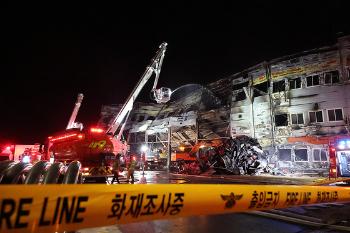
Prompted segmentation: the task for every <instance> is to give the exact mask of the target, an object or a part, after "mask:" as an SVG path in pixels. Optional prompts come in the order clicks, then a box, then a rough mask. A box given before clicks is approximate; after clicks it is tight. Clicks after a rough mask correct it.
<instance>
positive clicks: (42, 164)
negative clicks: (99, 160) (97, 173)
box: [0, 161, 81, 184]
mask: <svg viewBox="0 0 350 233" xmlns="http://www.w3.org/2000/svg"><path fill="white" fill-rule="evenodd" d="M80 168H81V163H80V162H79V161H73V162H71V163H70V164H69V165H68V167H67V168H66V167H65V166H64V165H63V164H62V163H53V164H50V163H49V162H47V161H39V162H38V163H36V164H35V165H34V166H33V165H32V164H30V163H24V162H15V161H3V162H0V184H77V183H78V182H79V178H80Z"/></svg>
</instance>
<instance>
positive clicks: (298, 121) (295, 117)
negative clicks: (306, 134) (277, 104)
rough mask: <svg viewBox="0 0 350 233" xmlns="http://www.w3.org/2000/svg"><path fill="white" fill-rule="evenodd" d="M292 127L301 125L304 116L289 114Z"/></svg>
mask: <svg viewBox="0 0 350 233" xmlns="http://www.w3.org/2000/svg"><path fill="white" fill-rule="evenodd" d="M291 118H292V125H302V124H304V116H303V114H302V113H297V114H291Z"/></svg>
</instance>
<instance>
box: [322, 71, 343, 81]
mask: <svg viewBox="0 0 350 233" xmlns="http://www.w3.org/2000/svg"><path fill="white" fill-rule="evenodd" d="M324 82H325V83H326V84H333V83H339V72H338V71H337V70H335V71H331V72H327V73H325V76H324Z"/></svg>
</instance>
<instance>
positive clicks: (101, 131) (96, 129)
mask: <svg viewBox="0 0 350 233" xmlns="http://www.w3.org/2000/svg"><path fill="white" fill-rule="evenodd" d="M90 132H91V133H103V129H100V128H91V129H90Z"/></svg>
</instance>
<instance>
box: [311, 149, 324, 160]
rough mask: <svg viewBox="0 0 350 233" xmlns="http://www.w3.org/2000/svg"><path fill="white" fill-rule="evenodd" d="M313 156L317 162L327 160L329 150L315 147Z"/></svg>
mask: <svg viewBox="0 0 350 233" xmlns="http://www.w3.org/2000/svg"><path fill="white" fill-rule="evenodd" d="M313 156H314V161H315V162H323V161H327V152H326V150H325V149H313Z"/></svg>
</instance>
